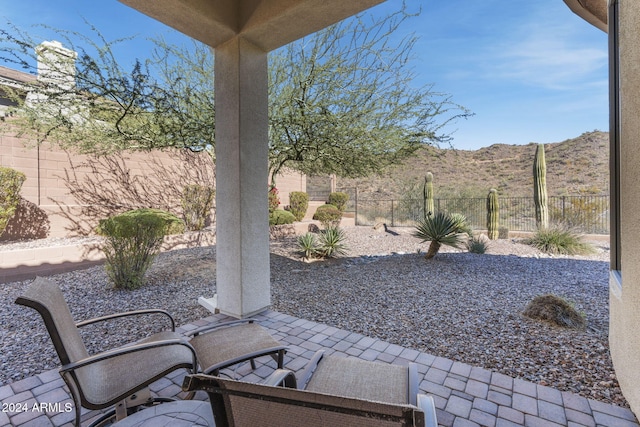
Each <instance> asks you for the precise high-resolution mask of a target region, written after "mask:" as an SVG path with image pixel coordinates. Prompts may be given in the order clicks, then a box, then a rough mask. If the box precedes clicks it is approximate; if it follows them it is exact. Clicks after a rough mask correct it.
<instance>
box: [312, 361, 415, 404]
mask: <svg viewBox="0 0 640 427" xmlns="http://www.w3.org/2000/svg"><path fill="white" fill-rule="evenodd" d="M305 390H308V391H314V392H318V393H326V394H332V395H334V396H343V397H353V398H358V399H365V400H372V401H377V402H386V403H393V404H405V405H406V404H407V403H409V370H408V368H407V367H406V366H398V365H390V364H387V363H376V362H369V361H365V360H360V359H355V358H346V357H340V356H334V355H325V356H323V358H322V359H321V360H320V363H319V364H318V367H317V368H316V370H315V371H314V373H313V376H312V377H311V380H310V381H309V383H308V384H307V387H306V388H305Z"/></svg>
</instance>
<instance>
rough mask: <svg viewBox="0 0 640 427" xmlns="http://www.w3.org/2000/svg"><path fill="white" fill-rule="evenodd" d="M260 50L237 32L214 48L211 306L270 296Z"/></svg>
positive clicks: (257, 305) (225, 307) (245, 305)
mask: <svg viewBox="0 0 640 427" xmlns="http://www.w3.org/2000/svg"><path fill="white" fill-rule="evenodd" d="M267 89H268V74H267V52H264V51H262V50H260V49H258V48H257V47H255V46H253V45H252V44H250V43H249V42H247V41H246V40H243V39H242V38H241V37H236V38H235V39H233V40H231V41H229V42H227V43H225V44H223V45H221V46H218V47H217V48H216V49H215V110H216V187H217V188H216V222H217V225H216V233H217V237H216V239H217V240H216V241H217V243H216V245H217V248H216V252H217V266H216V271H217V273H216V286H217V308H218V309H219V310H220V312H221V313H223V314H227V315H230V316H233V317H236V318H243V317H248V316H251V315H253V314H255V313H258V312H261V311H263V310H265V309H266V308H268V307H269V305H270V304H271V292H270V271H269V222H268V217H269V210H268V204H267V190H268V188H267V177H268V126H269V121H268V90H267Z"/></svg>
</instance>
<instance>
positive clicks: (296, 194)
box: [289, 191, 309, 221]
mask: <svg viewBox="0 0 640 427" xmlns="http://www.w3.org/2000/svg"><path fill="white" fill-rule="evenodd" d="M308 208H309V195H308V194H307V193H303V192H302V191H292V192H291V193H289V211H290V212H291V213H292V214H293V216H294V217H295V218H296V221H302V219H303V218H304V216H305V215H306V214H307V209H308Z"/></svg>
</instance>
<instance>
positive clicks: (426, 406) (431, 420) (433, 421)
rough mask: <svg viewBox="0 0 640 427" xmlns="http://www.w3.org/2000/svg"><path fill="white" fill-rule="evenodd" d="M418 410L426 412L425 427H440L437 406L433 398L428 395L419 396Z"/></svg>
mask: <svg viewBox="0 0 640 427" xmlns="http://www.w3.org/2000/svg"><path fill="white" fill-rule="evenodd" d="M417 400H418V408H419V409H420V410H421V411H422V412H424V425H425V427H438V418H437V416H436V405H435V403H434V402H433V397H431V396H427V395H426V394H418V399H417Z"/></svg>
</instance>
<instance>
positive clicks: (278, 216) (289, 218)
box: [269, 209, 296, 225]
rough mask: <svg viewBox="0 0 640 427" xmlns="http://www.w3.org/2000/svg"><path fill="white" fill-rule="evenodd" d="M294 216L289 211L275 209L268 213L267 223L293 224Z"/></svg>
mask: <svg viewBox="0 0 640 427" xmlns="http://www.w3.org/2000/svg"><path fill="white" fill-rule="evenodd" d="M295 220H296V218H295V217H294V216H293V214H292V213H291V212H289V211H285V210H282V209H276V210H274V211H273V212H270V213H269V225H283V224H293V222H294V221H295Z"/></svg>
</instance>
